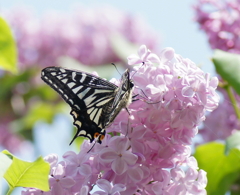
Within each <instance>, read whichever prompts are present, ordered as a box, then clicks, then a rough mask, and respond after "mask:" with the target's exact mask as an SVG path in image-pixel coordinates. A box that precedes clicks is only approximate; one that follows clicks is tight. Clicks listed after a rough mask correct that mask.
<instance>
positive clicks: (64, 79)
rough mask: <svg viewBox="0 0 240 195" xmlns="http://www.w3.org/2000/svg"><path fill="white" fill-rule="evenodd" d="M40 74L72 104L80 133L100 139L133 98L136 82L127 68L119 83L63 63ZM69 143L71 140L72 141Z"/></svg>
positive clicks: (72, 111)
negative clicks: (73, 68)
mask: <svg viewBox="0 0 240 195" xmlns="http://www.w3.org/2000/svg"><path fill="white" fill-rule="evenodd" d="M41 78H42V79H43V81H45V82H46V83H47V84H48V85H49V86H50V87H52V88H53V89H54V90H55V91H57V92H58V93H59V94H60V95H61V96H62V98H63V99H64V100H65V101H66V102H67V103H68V104H69V105H70V107H71V109H72V110H71V112H70V114H71V115H72V116H73V119H74V122H73V124H74V125H75V126H76V127H77V133H76V134H75V136H74V137H73V140H72V141H71V143H72V142H73V141H74V140H75V139H76V138H77V137H78V136H83V137H87V138H88V139H89V140H90V142H92V141H93V140H94V139H97V142H99V143H101V142H102V140H103V139H104V136H105V133H106V132H105V128H107V127H108V126H109V125H111V123H112V122H113V120H114V119H115V118H116V116H117V115H118V114H119V112H120V111H121V110H122V108H126V107H127V106H128V104H129V103H130V102H131V98H132V97H131V94H132V89H133V86H134V85H133V83H132V81H131V80H130V78H129V70H128V69H127V70H126V71H125V72H124V74H123V75H122V78H121V82H120V85H119V86H117V85H115V84H113V83H111V82H109V81H107V80H104V79H102V78H100V77H97V76H95V75H92V74H89V73H85V72H80V71H76V70H70V69H65V68H60V67H47V68H45V69H43V70H42V76H41ZM71 143H70V144H71Z"/></svg>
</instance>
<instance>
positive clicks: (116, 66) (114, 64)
mask: <svg viewBox="0 0 240 195" xmlns="http://www.w3.org/2000/svg"><path fill="white" fill-rule="evenodd" d="M111 64H112V65H113V66H114V67H115V68H116V70H117V72H118V73H119V74H120V75H121V73H120V72H119V70H118V69H117V66H116V64H114V63H111Z"/></svg>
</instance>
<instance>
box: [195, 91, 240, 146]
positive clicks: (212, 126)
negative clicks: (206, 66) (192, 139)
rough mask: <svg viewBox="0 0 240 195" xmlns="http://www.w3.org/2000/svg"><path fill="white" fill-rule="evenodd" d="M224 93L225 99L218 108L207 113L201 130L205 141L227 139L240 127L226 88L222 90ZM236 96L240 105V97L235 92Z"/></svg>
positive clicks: (200, 132) (239, 105)
mask: <svg viewBox="0 0 240 195" xmlns="http://www.w3.org/2000/svg"><path fill="white" fill-rule="evenodd" d="M220 92H221V94H222V95H223V101H222V102H221V103H220V104H219V106H218V108H217V109H215V110H214V111H212V112H211V113H209V115H207V117H206V120H205V121H204V123H203V127H202V128H201V129H200V130H199V134H200V135H201V136H202V138H203V140H202V141H201V143H203V142H210V141H214V140H225V139H226V138H227V137H228V136H230V135H232V134H233V133H234V132H235V131H236V130H239V129H240V122H239V120H238V118H237V116H236V114H235V111H234V109H233V106H232V104H231V102H230V100H229V98H228V95H227V93H226V92H225V90H223V89H221V90H220ZM235 98H236V100H237V103H238V107H240V97H239V95H237V94H235Z"/></svg>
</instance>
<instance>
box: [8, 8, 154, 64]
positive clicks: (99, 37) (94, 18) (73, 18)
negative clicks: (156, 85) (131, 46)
mask: <svg viewBox="0 0 240 195" xmlns="http://www.w3.org/2000/svg"><path fill="white" fill-rule="evenodd" d="M5 15H6V16H5V17H6V19H7V20H8V22H9V23H10V24H11V26H12V29H13V31H14V34H15V36H16V40H17V46H18V50H19V63H20V66H21V67H29V66H33V65H39V66H42V67H45V66H54V65H57V59H58V57H60V56H70V57H72V58H74V59H76V60H78V61H79V62H81V63H82V64H87V65H102V64H107V63H112V62H118V61H120V58H119V57H118V55H117V54H116V52H115V51H114V49H113V47H112V41H113V40H112V39H113V38H114V36H116V34H118V35H120V36H122V37H123V38H124V39H126V40H127V41H129V42H131V43H135V44H141V43H143V42H144V43H146V44H147V45H148V47H150V48H151V49H156V48H157V46H158V42H157V41H156V40H157V39H158V37H157V34H156V33H155V32H154V31H153V30H152V29H151V28H150V27H149V26H147V24H146V23H145V22H144V21H143V19H142V18H140V17H137V16H131V15H129V14H127V13H124V12H121V11H119V10H117V9H114V8H112V7H103V8H95V9H93V8H86V7H78V8H76V10H75V12H73V13H71V14H64V13H54V12H51V13H50V14H46V15H45V16H44V17H43V18H41V19H38V18H37V17H36V16H34V15H33V14H32V12H30V11H29V9H20V8H18V9H16V10H10V11H9V12H8V14H7V13H6V14H5ZM136 34H137V35H138V36H135V35H136Z"/></svg>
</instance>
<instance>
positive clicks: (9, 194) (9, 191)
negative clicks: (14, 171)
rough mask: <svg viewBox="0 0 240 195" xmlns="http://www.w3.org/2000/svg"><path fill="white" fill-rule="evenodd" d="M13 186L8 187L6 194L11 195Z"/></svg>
mask: <svg viewBox="0 0 240 195" xmlns="http://www.w3.org/2000/svg"><path fill="white" fill-rule="evenodd" d="M13 189H14V188H9V190H8V192H7V194H6V195H11V194H12V191H13Z"/></svg>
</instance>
